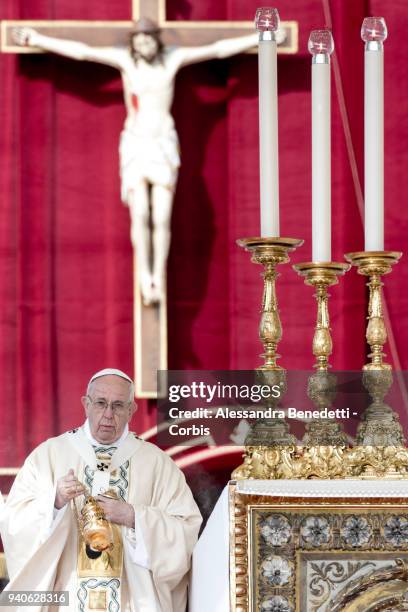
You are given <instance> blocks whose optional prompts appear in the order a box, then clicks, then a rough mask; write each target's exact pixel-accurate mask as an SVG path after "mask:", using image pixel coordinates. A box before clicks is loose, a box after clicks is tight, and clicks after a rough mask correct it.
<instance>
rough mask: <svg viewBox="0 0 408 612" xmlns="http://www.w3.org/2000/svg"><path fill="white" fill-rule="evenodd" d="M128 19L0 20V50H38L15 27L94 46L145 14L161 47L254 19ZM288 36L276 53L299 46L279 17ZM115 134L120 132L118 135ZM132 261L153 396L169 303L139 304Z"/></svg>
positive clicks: (146, 390)
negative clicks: (22, 41) (16, 37)
mask: <svg viewBox="0 0 408 612" xmlns="http://www.w3.org/2000/svg"><path fill="white" fill-rule="evenodd" d="M131 1H132V20H131V21H77V20H72V21H58V20H50V21H48V20H4V21H2V22H1V28H0V36H1V44H0V50H1V52H3V53H39V52H40V50H39V49H34V48H29V47H22V46H18V45H16V44H15V43H14V42H13V38H12V30H13V28H15V27H21V26H27V27H32V28H35V29H36V30H37V31H38V32H39V33H41V34H44V35H45V36H54V37H57V38H58V37H59V38H66V39H71V40H76V41H81V42H84V43H86V44H88V45H92V46H127V44H128V37H129V32H130V31H131V30H132V28H133V26H134V21H136V20H137V19H139V18H140V17H141V16H143V17H149V18H150V19H153V21H155V22H156V23H157V24H158V25H159V27H160V29H161V38H162V40H163V42H164V44H165V45H181V46H197V45H203V44H208V43H211V42H215V41H216V40H221V39H222V38H230V37H232V36H234V37H235V36H243V35H246V34H249V33H252V32H254V23H253V21H178V20H177V21H169V20H167V18H166V0H131ZM281 27H282V28H284V30H285V33H286V37H285V40H284V42H283V43H281V44H280V45H279V47H278V53H286V54H288V53H290V54H293V53H296V52H297V50H298V24H297V22H295V21H283V22H282V23H281ZM118 136H119V135H118ZM136 270H137V267H136V264H135V263H134V298H135V299H134V347H135V349H134V350H135V364H136V372H135V383H136V396H137V397H144V398H155V397H157V379H156V372H157V370H166V369H167V305H166V302H165V301H162V302H160V304H158V305H156V306H150V307H145V306H143V303H142V299H141V294H140V290H139V283H138V280H137V277H136V274H137V272H136Z"/></svg>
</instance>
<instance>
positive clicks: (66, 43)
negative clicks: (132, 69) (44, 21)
mask: <svg viewBox="0 0 408 612" xmlns="http://www.w3.org/2000/svg"><path fill="white" fill-rule="evenodd" d="M13 38H14V41H15V42H16V43H17V44H18V45H21V46H29V47H37V48H39V49H43V50H44V51H51V53H57V54H58V55H64V56H65V57H70V58H72V59H76V60H87V61H90V62H99V63H101V64H109V65H110V66H113V67H114V68H118V69H120V68H121V58H122V56H123V53H124V51H123V50H121V49H115V48H113V47H90V46H89V45H86V44H85V43H81V42H77V41H75V40H66V39H63V38H53V37H51V36H44V35H43V34H40V33H39V32H37V31H36V30H33V29H32V28H14V30H13Z"/></svg>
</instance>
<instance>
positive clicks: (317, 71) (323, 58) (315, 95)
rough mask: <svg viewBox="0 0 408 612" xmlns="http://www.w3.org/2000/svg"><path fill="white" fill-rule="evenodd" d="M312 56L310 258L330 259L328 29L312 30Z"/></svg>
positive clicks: (330, 49) (329, 51) (331, 41)
mask: <svg viewBox="0 0 408 612" xmlns="http://www.w3.org/2000/svg"><path fill="white" fill-rule="evenodd" d="M308 47H309V51H310V53H311V54H312V55H313V59H312V260H313V261H314V262H319V261H320V262H324V261H331V144H330V127H331V122H330V54H331V53H332V52H333V49H334V44H333V38H332V35H331V32H330V30H313V31H312V32H311V33H310V37H309V45H308Z"/></svg>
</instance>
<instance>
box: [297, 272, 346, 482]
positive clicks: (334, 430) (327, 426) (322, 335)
mask: <svg viewBox="0 0 408 612" xmlns="http://www.w3.org/2000/svg"><path fill="white" fill-rule="evenodd" d="M350 267H351V266H350V265H349V264H344V263H338V262H333V261H330V262H318V263H314V262H306V263H300V264H296V265H295V266H293V268H294V269H295V270H296V272H298V274H299V275H300V276H302V277H303V278H304V279H305V284H306V285H309V286H311V287H314V288H315V289H316V293H315V297H316V301H317V318H316V326H315V332H314V336H313V355H314V356H315V358H316V363H315V364H314V367H315V368H316V370H317V372H316V373H315V374H313V375H312V376H310V378H309V382H308V396H309V397H310V399H311V400H312V401H313V402H314V404H315V405H316V407H317V409H318V410H322V409H324V408H330V406H331V405H332V403H333V401H334V398H335V396H336V384H337V379H336V376H335V375H334V374H330V373H329V371H328V370H329V367H330V365H329V357H330V355H331V354H332V351H333V340H332V337H331V334H330V316H329V305H328V301H329V293H328V291H327V289H328V287H330V286H332V285H336V284H337V283H338V279H339V277H340V276H343V275H344V274H345V273H346V272H347V271H348V270H349V269H350ZM303 444H304V445H305V446H306V447H309V448H312V447H313V448H314V452H315V454H316V456H320V455H322V454H323V455H324V456H326V455H327V448H324V447H336V446H340V447H344V446H345V445H346V444H347V435H346V434H345V432H344V431H343V427H342V425H341V423H338V422H337V421H336V420H334V419H320V418H319V419H314V420H313V421H311V422H310V423H308V424H307V425H306V432H305V435H304V437H303ZM341 460H342V454H341V453H340V452H334V453H333V457H332V459H331V467H332V468H333V467H334V462H335V461H337V463H338V468H339V469H340V468H341ZM332 473H333V470H332Z"/></svg>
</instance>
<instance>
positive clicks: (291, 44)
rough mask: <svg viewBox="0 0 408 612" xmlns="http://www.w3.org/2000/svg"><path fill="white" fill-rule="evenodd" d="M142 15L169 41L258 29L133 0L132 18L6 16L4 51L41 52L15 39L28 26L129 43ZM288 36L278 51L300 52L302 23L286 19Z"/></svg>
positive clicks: (161, 0)
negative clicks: (176, 14)
mask: <svg viewBox="0 0 408 612" xmlns="http://www.w3.org/2000/svg"><path fill="white" fill-rule="evenodd" d="M141 16H143V17H150V19H153V21H155V22H156V23H157V24H158V25H159V27H160V29H161V30H162V40H163V42H164V44H167V45H185V46H189V45H192V46H196V45H204V44H207V43H211V42H214V41H216V40H220V39H222V38H227V37H231V36H244V35H245V34H250V33H252V32H254V22H253V21H181V20H180V21H179V20H177V21H169V20H167V18H166V0H132V20H131V21H78V20H69V21H67V20H65V21H61V20H50V21H48V20H4V21H2V22H1V46H0V50H1V51H2V52H3V53H38V52H39V50H36V49H32V48H28V47H20V46H18V45H16V44H15V43H14V42H13V38H12V30H13V28H14V27H18V26H27V27H32V28H35V29H36V30H38V32H40V34H44V35H46V36H57V37H59V38H68V39H72V40H78V41H81V42H84V43H87V44H89V45H94V46H115V45H127V43H128V35H129V31H130V30H131V29H132V27H133V25H134V22H135V21H136V20H137V19H139V18H140V17H141ZM281 27H282V28H284V30H285V33H286V38H285V40H284V41H283V43H281V44H280V45H279V47H278V53H291V54H292V53H296V52H297V50H298V23H297V22H296V21H282V22H281Z"/></svg>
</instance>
